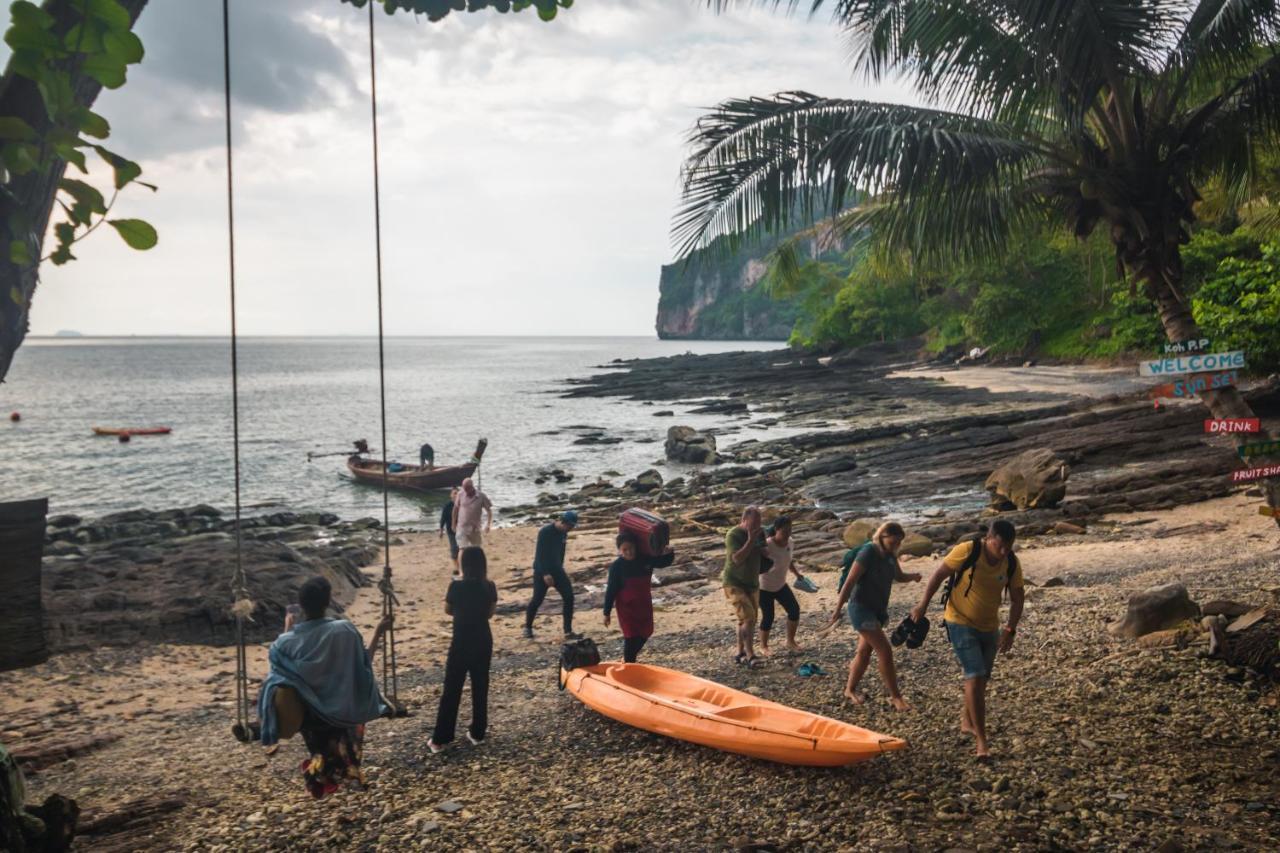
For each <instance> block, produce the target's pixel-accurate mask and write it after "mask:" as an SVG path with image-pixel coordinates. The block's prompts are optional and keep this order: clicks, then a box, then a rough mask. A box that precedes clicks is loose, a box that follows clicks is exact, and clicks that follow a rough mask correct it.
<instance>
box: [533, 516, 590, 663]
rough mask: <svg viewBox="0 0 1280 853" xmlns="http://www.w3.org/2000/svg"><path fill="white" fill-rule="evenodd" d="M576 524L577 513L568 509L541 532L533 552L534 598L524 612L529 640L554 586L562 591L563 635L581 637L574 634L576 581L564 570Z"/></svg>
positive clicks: (574, 637) (574, 638)
mask: <svg viewBox="0 0 1280 853" xmlns="http://www.w3.org/2000/svg"><path fill="white" fill-rule="evenodd" d="M577 526H578V513H576V512H574V511H573V510H571V509H568V510H565V511H564V512H563V513H561V514H560V517H559V518H558V519H556V520H555V521H553V522H551V523H550V524H546V525H543V527H542V529H541V530H539V531H538V544H537V546H536V547H535V549H534V552H533V598H531V599H530V600H529V606H528V607H526V608H525V612H524V638H525V639H526V640H532V639H533V620H534V618H535V617H536V616H537V615H538V608H539V607H541V606H542V601H543V599H545V598H546V597H547V590H548V589H550V588H551V587H555V589H556V591H557V592H559V593H560V601H561V607H562V613H563V621H564V638H565V639H566V640H577V639H580V637H579V635H578V634H575V633H573V584H572V583H571V582H570V581H569V575H568V574H567V573H566V572H565V570H564V551H565V547H566V546H567V544H568V541H569V531H570V530H573V528H575V527H577Z"/></svg>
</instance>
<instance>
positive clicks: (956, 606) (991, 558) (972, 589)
mask: <svg viewBox="0 0 1280 853" xmlns="http://www.w3.org/2000/svg"><path fill="white" fill-rule="evenodd" d="M1016 536H1017V532H1016V531H1015V530H1014V527H1013V525H1012V524H1010V523H1009V522H1007V521H1005V520H1003V519H1001V520H998V521H996V522H994V523H993V524H992V525H991V528H990V530H988V531H987V533H986V534H985V535H984V536H983V537H982V538H981V539H976V540H972V541H968V542H961V543H960V544H959V545H957V546H956V547H955V548H953V549H952V550H951V553H950V554H948V555H947V556H946V557H945V558H944V559H943V561H942V565H940V566H938V568H937V571H935V572H934V573H933V576H932V577H930V578H929V584H928V586H927V587H925V591H924V595H923V596H922V597H921V599H920V603H919V604H917V605H916V606H915V609H914V610H912V611H911V618H912V619H913V620H914V621H916V622H919V621H920V620H921V619H923V618H924V615H925V611H927V610H928V609H929V602H930V601H931V600H932V599H933V595H934V593H936V592H937V591H938V587H940V586H942V584H943V582H944V581H948V580H949V583H948V584H947V594H946V595H945V596H944V598H945V600H946V604H947V607H946V612H945V613H944V615H943V624H945V625H946V628H947V638H948V639H949V640H950V641H951V648H952V650H953V651H955V654H956V658H957V659H958V660H959V661H960V666H961V667H962V668H963V669H964V711H963V713H962V714H961V717H960V731H962V732H964V733H966V734H971V735H973V737H974V740H975V741H977V747H978V760H979V761H986V760H989V759H990V757H991V753H990V750H989V749H988V747H987V704H986V697H987V681H988V680H990V678H991V670H992V668H993V667H994V666H995V661H996V652H997V650H998V651H999V652H1000V653H1001V654H1004V653H1006V652H1008V651H1009V650H1010V649H1011V648H1013V638H1014V635H1015V634H1016V633H1017V630H1018V620H1019V619H1021V618H1022V605H1023V602H1024V600H1025V596H1024V592H1023V584H1022V566H1021V565H1020V564H1019V562H1018V558H1017V557H1016V556H1014V553H1013V542H1014V539H1015V538H1016ZM1005 590H1008V592H1009V621H1008V623H1007V624H1006V625H1005V626H1004V628H1001V627H1000V601H1001V599H1002V598H1003V597H1004V593H1005Z"/></svg>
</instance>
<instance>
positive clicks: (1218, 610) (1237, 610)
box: [45, 548, 1254, 619]
mask: <svg viewBox="0 0 1280 853" xmlns="http://www.w3.org/2000/svg"><path fill="white" fill-rule="evenodd" d="M45 553H46V554H47V553H49V549H48V548H46V549H45ZM1253 608H1254V605H1252V604H1245V603H1243V602H1240V601H1229V600H1227V599H1222V598H1215V599H1214V600H1213V601H1210V602H1209V603H1208V604H1206V605H1204V606H1203V607H1201V608H1200V612H1201V613H1203V614H1204V615H1205V616H1225V617H1227V618H1228V619H1235V618H1236V617H1237V616H1243V615H1245V614H1246V613H1248V612H1249V611H1250V610H1252V609H1253Z"/></svg>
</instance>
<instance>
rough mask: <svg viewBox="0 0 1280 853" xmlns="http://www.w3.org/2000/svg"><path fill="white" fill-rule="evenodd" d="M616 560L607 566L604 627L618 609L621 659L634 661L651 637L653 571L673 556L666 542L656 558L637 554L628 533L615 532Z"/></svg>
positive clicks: (635, 544)
mask: <svg viewBox="0 0 1280 853" xmlns="http://www.w3.org/2000/svg"><path fill="white" fill-rule="evenodd" d="M614 541H615V543H616V544H617V546H618V559H616V560H614V561H613V564H612V565H610V566H609V580H608V583H607V585H606V586H605V590H604V626H605V627H606V628H608V627H609V619H610V614H611V613H612V612H613V608H614V606H615V605H616V606H617V608H618V627H619V628H621V629H622V659H623V661H625V662H626V663H635V662H636V658H637V657H638V656H639V655H640V650H641V649H643V648H644V644H645V642H646V641H647V640H648V639H649V638H650V637H651V636H653V592H652V586H653V570H654V569H665V568H666V567H667V566H669V565H671V563H672V561H674V560H675V558H676V552H675V551H674V550H672V548H671V546H670V545H668V546H667V549H666V550H665V551H663V552H662V554H661V555H660V556H657V557H646V556H643V555H641V554H640V553H639V551H640V543H639V541H637V540H636V536H635V534H634V533H631V532H629V531H628V532H623V533H619V534H618V537H617V539H615V540H614Z"/></svg>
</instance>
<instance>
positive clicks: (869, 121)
mask: <svg viewBox="0 0 1280 853" xmlns="http://www.w3.org/2000/svg"><path fill="white" fill-rule="evenodd" d="M690 142H691V144H692V145H693V147H694V153H693V155H692V156H691V157H690V158H689V160H688V161H687V163H686V164H685V168H684V175H683V179H684V197H683V202H682V205H681V207H680V208H679V210H678V212H677V214H676V217H675V221H674V224H673V228H672V232H673V238H674V240H675V242H676V244H677V247H678V250H679V252H680V254H682V255H683V254H686V253H688V252H689V251H692V250H693V249H694V248H696V247H698V246H700V245H705V244H707V243H708V242H709V241H710V240H712V239H714V238H715V237H717V236H726V235H745V236H749V237H751V236H754V237H758V236H760V235H762V234H765V233H769V232H774V231H779V230H782V229H784V228H788V227H791V226H792V225H793V224H795V223H797V222H798V221H799V222H801V223H805V222H812V221H813V220H814V219H815V218H816V216H817V215H818V214H820V213H824V212H835V211H839V210H841V209H842V208H844V207H845V206H846V204H847V203H848V202H849V201H850V199H851V198H852V194H853V193H857V192H861V193H867V194H872V195H878V194H884V193H888V192H891V193H892V194H893V195H894V197H895V198H897V199H899V200H900V201H901V202H902V203H918V204H922V205H923V204H930V203H933V201H934V199H935V198H937V197H938V195H939V194H950V197H952V198H960V197H961V194H963V193H967V192H976V191H987V190H990V189H991V188H993V187H997V186H1000V185H1015V184H1017V183H1018V182H1019V180H1020V177H1021V176H1022V175H1023V174H1024V173H1025V171H1026V170H1027V169H1028V167H1030V166H1033V165H1034V164H1035V163H1037V162H1039V161H1040V160H1041V159H1042V158H1043V157H1044V156H1045V154H1046V152H1045V151H1044V149H1043V148H1042V147H1040V146H1038V145H1037V144H1036V143H1035V142H1033V141H1029V140H1028V139H1027V138H1025V137H1024V136H1023V135H1021V134H1019V133H1018V132H1017V131H1014V130H1012V129H1010V128H1008V127H1006V126H1004V125H1002V124H1000V123H998V122H994V121H990V120H987V119H981V118H975V117H972V116H966V115H961V114H958V113H953V112H947V111H944V110H932V109H926V108H921V107H908V106H901V105H898V104H883V103H876V102H871V101H857V100H844V99H830V98H821V97H818V96H816V95H811V94H809V93H806V92H786V93H782V94H779V95H775V96H773V97H771V98H749V99H745V100H731V101H726V102H725V103H723V104H721V105H720V106H719V107H717V108H716V109H715V110H713V111H712V112H711V113H709V114H708V115H706V116H704V117H703V118H702V119H701V120H699V122H698V123H697V125H696V126H695V128H694V131H693V133H692V134H691V137H690Z"/></svg>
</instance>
